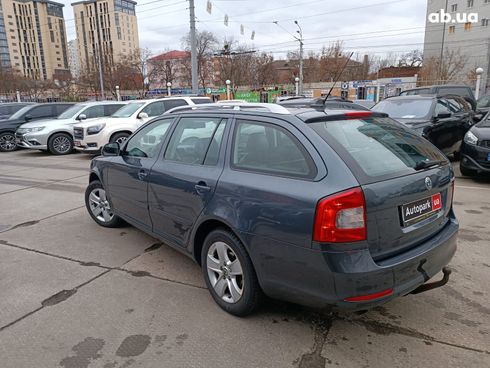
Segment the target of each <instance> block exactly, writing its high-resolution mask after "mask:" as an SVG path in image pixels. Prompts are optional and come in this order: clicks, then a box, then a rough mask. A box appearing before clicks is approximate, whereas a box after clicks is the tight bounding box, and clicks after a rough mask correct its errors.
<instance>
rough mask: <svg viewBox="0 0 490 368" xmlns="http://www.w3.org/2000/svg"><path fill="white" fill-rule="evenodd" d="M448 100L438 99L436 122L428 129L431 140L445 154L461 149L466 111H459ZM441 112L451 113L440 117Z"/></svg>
mask: <svg viewBox="0 0 490 368" xmlns="http://www.w3.org/2000/svg"><path fill="white" fill-rule="evenodd" d="M456 109H457V108H456V107H455V106H452V105H451V104H450V102H449V101H448V100H445V99H438V100H437V102H436V105H435V108H434V119H435V120H434V122H433V124H432V126H431V127H430V128H429V129H428V131H427V133H426V134H427V136H428V138H429V140H430V141H431V142H432V143H433V144H434V145H435V146H436V147H437V148H439V149H440V150H441V151H443V152H444V153H445V154H451V153H453V152H456V151H459V146H460V144H461V140H462V139H463V136H464V133H463V130H462V125H464V124H465V120H464V117H463V116H462V115H464V112H461V111H458V112H456V111H455V110H456ZM441 113H447V114H450V116H449V117H447V118H438V117H437V116H438V115H439V114H441Z"/></svg>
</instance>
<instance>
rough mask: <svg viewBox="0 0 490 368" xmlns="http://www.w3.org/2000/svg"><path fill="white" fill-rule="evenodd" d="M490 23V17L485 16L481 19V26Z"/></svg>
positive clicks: (486, 25)
mask: <svg viewBox="0 0 490 368" xmlns="http://www.w3.org/2000/svg"><path fill="white" fill-rule="evenodd" d="M489 24H490V19H488V18H483V19H482V20H481V26H482V27H488V25H489Z"/></svg>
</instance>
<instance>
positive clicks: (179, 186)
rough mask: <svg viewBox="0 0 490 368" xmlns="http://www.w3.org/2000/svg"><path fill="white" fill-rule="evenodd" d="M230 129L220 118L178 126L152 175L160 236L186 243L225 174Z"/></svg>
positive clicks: (152, 197)
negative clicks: (222, 175)
mask: <svg viewBox="0 0 490 368" xmlns="http://www.w3.org/2000/svg"><path fill="white" fill-rule="evenodd" d="M227 127H228V119H226V118H222V117H220V116H216V115H214V116H213V115H209V116H204V117H203V116H192V117H182V118H181V119H180V120H179V121H178V123H177V124H176V127H175V129H174V132H173V133H172V136H171V138H170V141H169V143H168V145H167V148H166V150H165V153H164V154H163V155H162V158H161V159H160V160H158V161H157V162H156V163H155V165H154V166H153V168H152V170H151V174H150V186H149V192H148V196H149V198H148V201H149V210H150V216H151V219H152V221H153V231H154V232H155V233H157V234H158V235H160V236H162V237H163V238H166V239H169V240H170V241H171V242H173V243H175V244H177V245H180V246H184V245H185V244H186V242H187V239H188V236H189V233H190V230H191V228H192V225H193V224H194V223H195V221H196V220H197V218H198V217H199V215H200V213H201V212H202V210H203V209H204V207H205V206H206V204H207V203H208V202H209V201H210V199H211V197H212V196H213V194H214V191H215V189H216V184H217V182H218V179H219V177H220V175H221V172H222V171H223V160H222V159H220V157H222V153H223V150H222V149H221V147H222V146H223V144H222V142H223V140H224V137H226V134H225V133H226V131H227Z"/></svg>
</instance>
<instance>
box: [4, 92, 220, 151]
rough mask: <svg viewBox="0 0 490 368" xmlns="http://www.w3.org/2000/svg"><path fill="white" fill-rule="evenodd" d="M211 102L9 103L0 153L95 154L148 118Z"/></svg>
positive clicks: (204, 99) (173, 99)
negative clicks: (23, 149) (180, 107)
mask: <svg viewBox="0 0 490 368" xmlns="http://www.w3.org/2000/svg"><path fill="white" fill-rule="evenodd" d="M208 102H211V101H210V99H209V98H207V97H169V98H165V99H153V100H137V101H129V102H120V101H102V102H83V103H78V104H75V103H65V102H60V103H42V104H35V103H12V104H2V105H0V108H1V110H0V112H1V113H2V115H1V116H2V119H0V152H8V151H14V150H16V149H17V148H19V147H22V148H27V149H35V150H43V151H49V152H51V153H52V154H55V155H65V154H69V153H72V152H73V151H74V150H78V151H85V152H89V153H97V152H99V151H100V148H101V147H102V146H103V145H104V144H106V143H108V142H120V143H121V142H122V141H124V140H125V139H126V138H127V137H129V136H130V135H131V134H132V133H133V132H134V131H135V130H136V129H137V128H138V127H139V126H141V125H142V124H144V123H146V122H147V121H148V120H150V119H151V118H153V117H155V116H158V115H161V114H163V113H164V112H165V111H167V110H169V109H172V108H174V107H177V106H185V105H195V104H199V103H201V104H202V103H208Z"/></svg>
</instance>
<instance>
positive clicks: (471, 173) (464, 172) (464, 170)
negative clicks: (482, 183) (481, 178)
mask: <svg viewBox="0 0 490 368" xmlns="http://www.w3.org/2000/svg"><path fill="white" fill-rule="evenodd" d="M459 171H461V174H462V175H463V176H474V175H475V174H476V172H475V170H471V169H468V168H466V167H464V166H463V165H462V164H461V162H460V163H459Z"/></svg>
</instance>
